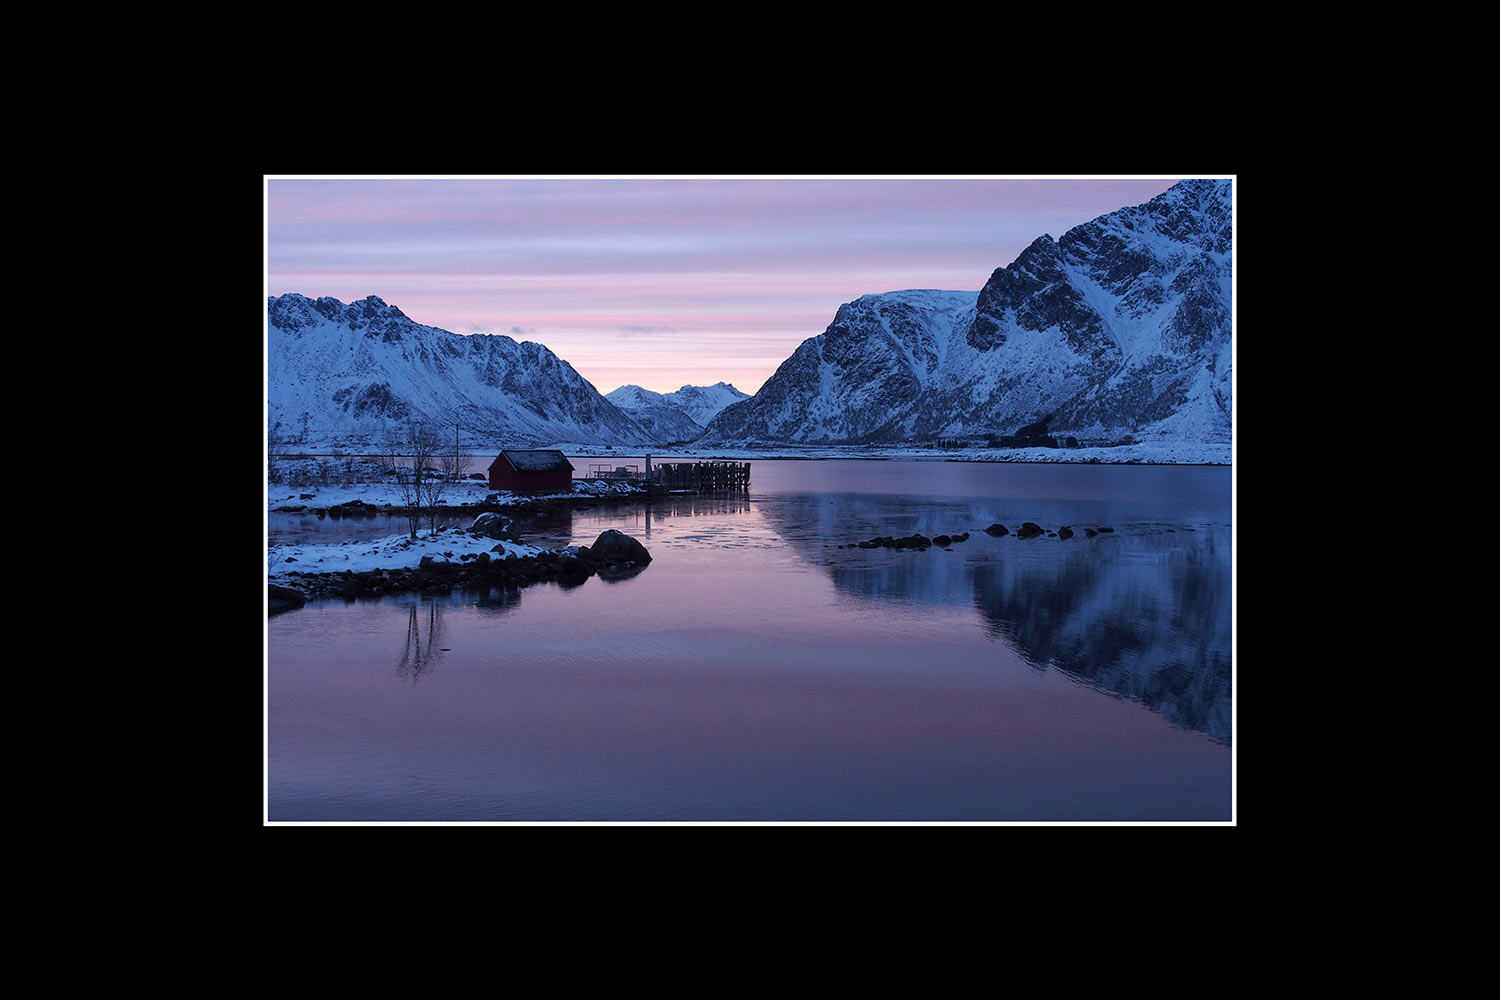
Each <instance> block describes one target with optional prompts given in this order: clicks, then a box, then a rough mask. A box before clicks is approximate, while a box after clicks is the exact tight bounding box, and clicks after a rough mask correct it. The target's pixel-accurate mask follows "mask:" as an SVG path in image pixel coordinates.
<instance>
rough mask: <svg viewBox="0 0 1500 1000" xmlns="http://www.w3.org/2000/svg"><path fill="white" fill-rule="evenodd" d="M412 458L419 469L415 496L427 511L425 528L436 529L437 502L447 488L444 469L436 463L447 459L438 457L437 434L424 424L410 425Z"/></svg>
mask: <svg viewBox="0 0 1500 1000" xmlns="http://www.w3.org/2000/svg"><path fill="white" fill-rule="evenodd" d="M410 444H411V452H412V459H413V462H414V464H415V465H416V466H417V469H418V470H419V471H418V473H417V496H418V498H419V501H420V503H421V504H422V507H423V509H424V510H425V511H426V513H427V528H428V530H429V531H430V532H436V531H437V522H438V504H439V503H440V502H441V501H442V499H443V493H444V492H445V491H446V490H447V488H448V477H447V476H446V475H445V474H444V470H443V469H440V468H438V467H437V464H438V463H441V464H443V465H446V464H447V459H446V458H442V459H440V458H439V456H438V449H439V448H440V447H441V444H440V443H439V441H438V436H437V434H436V433H435V432H434V431H432V430H431V429H430V428H429V427H427V426H426V425H424V424H417V425H416V426H414V427H412V429H411V435H410Z"/></svg>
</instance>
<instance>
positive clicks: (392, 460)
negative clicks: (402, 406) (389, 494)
mask: <svg viewBox="0 0 1500 1000" xmlns="http://www.w3.org/2000/svg"><path fill="white" fill-rule="evenodd" d="M405 449H406V435H405V433H404V432H403V431H402V430H401V429H400V428H393V427H387V428H386V432H385V464H386V466H387V468H389V469H390V470H391V475H393V476H395V477H396V485H397V486H398V487H399V488H400V490H401V506H402V507H403V508H404V509H405V510H406V523H407V525H408V526H409V527H410V528H411V537H412V538H413V539H415V538H416V537H417V528H418V527H420V526H421V524H422V510H421V507H420V503H421V499H420V495H419V493H418V491H417V476H416V471H415V470H414V469H413V468H412V467H411V465H409V464H408V459H407V456H406V455H405V454H404V451H405Z"/></svg>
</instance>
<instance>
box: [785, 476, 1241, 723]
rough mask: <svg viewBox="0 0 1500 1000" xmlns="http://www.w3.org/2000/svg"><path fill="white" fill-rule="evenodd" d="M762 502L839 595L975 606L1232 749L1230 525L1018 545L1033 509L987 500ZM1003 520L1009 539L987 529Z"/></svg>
mask: <svg viewBox="0 0 1500 1000" xmlns="http://www.w3.org/2000/svg"><path fill="white" fill-rule="evenodd" d="M756 507H757V509H758V510H759V512H760V513H761V514H762V515H763V516H764V517H766V518H767V519H768V520H769V521H770V522H771V523H772V525H773V526H774V527H775V529H776V530H777V531H778V532H779V533H780V534H781V535H782V536H783V537H784V538H785V539H787V541H789V542H790V543H791V544H793V545H794V546H795V547H796V548H797V549H798V551H799V552H800V553H801V554H802V555H803V557H804V558H806V559H807V560H808V561H809V562H811V563H813V564H814V565H818V566H821V567H822V568H823V569H824V570H825V571H826V572H827V573H828V575H829V576H830V577H831V579H832V581H833V584H834V587H835V588H836V589H837V590H838V591H839V592H840V593H842V594H847V595H850V596H852V597H855V598H858V599H859V600H861V601H866V602H876V603H878V602H884V601H902V602H914V603H919V604H921V603H925V604H934V605H947V606H966V605H972V606H973V607H974V608H975V609H977V610H978V612H979V614H980V616H981V618H982V622H983V625H984V628H985V630H986V632H987V633H988V634H989V635H990V636H992V637H993V638H995V639H997V640H1001V641H1004V642H1005V643H1007V644H1008V645H1009V646H1010V647H1011V648H1013V649H1014V650H1015V651H1016V652H1017V653H1018V654H1019V655H1020V656H1021V657H1022V659H1024V660H1025V662H1026V663H1028V664H1029V665H1031V666H1032V667H1033V668H1035V669H1037V670H1047V669H1049V668H1050V669H1056V670H1059V671H1062V672H1063V673H1064V674H1066V675H1068V676H1069V677H1072V678H1074V679H1076V680H1078V681H1080V682H1082V683H1085V684H1087V685H1089V686H1091V687H1093V688H1096V689H1098V690H1101V691H1105V692H1108V693H1110V694H1112V695H1116V696H1120V697H1125V698H1129V699H1132V700H1134V701H1136V702H1139V703H1140V704H1142V705H1145V706H1146V707H1148V708H1150V709H1151V710H1152V711H1154V712H1156V713H1158V714H1159V715H1161V716H1163V717H1164V718H1166V719H1167V720H1169V721H1170V722H1172V723H1173V724H1175V725H1178V726H1182V727H1184V728H1187V729H1192V730H1196V731H1199V732H1202V733H1205V734H1207V735H1208V736H1210V737H1211V738H1212V739H1214V740H1215V741H1217V742H1219V743H1222V744H1224V745H1226V746H1227V745H1229V744H1230V741H1231V723H1232V703H1231V690H1232V688H1231V681H1232V678H1231V650H1232V642H1233V640H1232V591H1231V586H1232V573H1231V565H1230V551H1231V544H1230V542H1231V539H1230V534H1229V526H1228V525H1215V524H1197V525H1187V524H1162V523H1152V522H1133V523H1128V524H1122V525H1117V526H1113V527H1115V528H1116V530H1115V531H1113V532H1107V533H1103V534H1099V535H1097V536H1095V537H1093V538H1088V537H1086V536H1085V535H1084V533H1083V531H1082V528H1083V527H1084V526H1085V525H1086V524H1087V522H1078V523H1075V524H1074V525H1073V528H1074V530H1075V532H1076V535H1075V536H1074V537H1073V538H1070V539H1066V540H1064V539H1060V538H1049V537H1041V538H1035V539H1020V538H1017V537H1016V536H1015V534H1014V531H1015V529H1016V527H1018V526H1019V524H1020V521H1021V520H1022V519H1023V516H1019V515H1011V516H1009V517H1004V516H996V515H995V512H994V511H993V510H988V509H986V505H985V504H983V503H974V502H948V503H944V502H939V501H930V500H923V501H913V500H912V499H911V498H904V497H887V496H878V495H877V496H872V495H857V494H844V495H839V496H835V497H828V496H818V495H816V494H787V495H781V496H778V497H775V498H774V499H768V500H766V501H764V502H760V503H757V504H756ZM995 520H1000V521H1001V523H1005V524H1006V525H1007V527H1009V528H1010V529H1011V531H1012V534H1010V535H1005V536H1001V537H992V536H990V535H987V534H985V533H984V531H983V529H984V527H985V526H987V525H989V524H991V523H993V522H994V521H995ZM1089 526H1092V525H1089ZM1045 527H1048V528H1050V529H1054V530H1055V528H1056V527H1058V525H1057V524H1055V523H1054V524H1047V525H1045ZM965 531H968V532H969V533H970V537H969V539H968V540H967V541H964V542H955V543H954V544H953V545H952V546H951V549H950V550H946V551H945V550H943V549H939V548H932V549H928V550H926V551H916V550H900V551H898V550H894V549H860V548H857V547H854V546H855V543H857V542H858V541H860V540H862V539H867V538H871V537H874V536H883V535H893V536H895V537H898V538H899V537H903V536H905V535H910V534H912V533H920V534H923V535H926V536H927V537H929V538H931V537H933V536H935V535H938V534H961V533H963V532H965ZM840 545H844V546H845V548H842V549H840V548H838V546H840Z"/></svg>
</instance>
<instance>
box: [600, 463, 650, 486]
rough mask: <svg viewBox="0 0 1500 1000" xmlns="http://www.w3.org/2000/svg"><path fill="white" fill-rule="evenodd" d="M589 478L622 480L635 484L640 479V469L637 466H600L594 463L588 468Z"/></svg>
mask: <svg viewBox="0 0 1500 1000" xmlns="http://www.w3.org/2000/svg"><path fill="white" fill-rule="evenodd" d="M589 478H590V479H624V480H628V481H630V482H636V481H639V480H640V478H641V467H640V466H639V465H600V464H598V463H594V464H592V465H590V466H589Z"/></svg>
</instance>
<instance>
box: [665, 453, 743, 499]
mask: <svg viewBox="0 0 1500 1000" xmlns="http://www.w3.org/2000/svg"><path fill="white" fill-rule="evenodd" d="M646 470H647V472H646V475H647V486H648V487H649V489H650V492H651V495H652V496H664V495H666V494H668V493H712V492H717V491H720V490H724V491H728V492H735V493H744V492H746V491H748V490H749V489H750V463H749V462H661V463H656V464H652V463H651V462H650V461H649V460H647V463H646Z"/></svg>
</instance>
